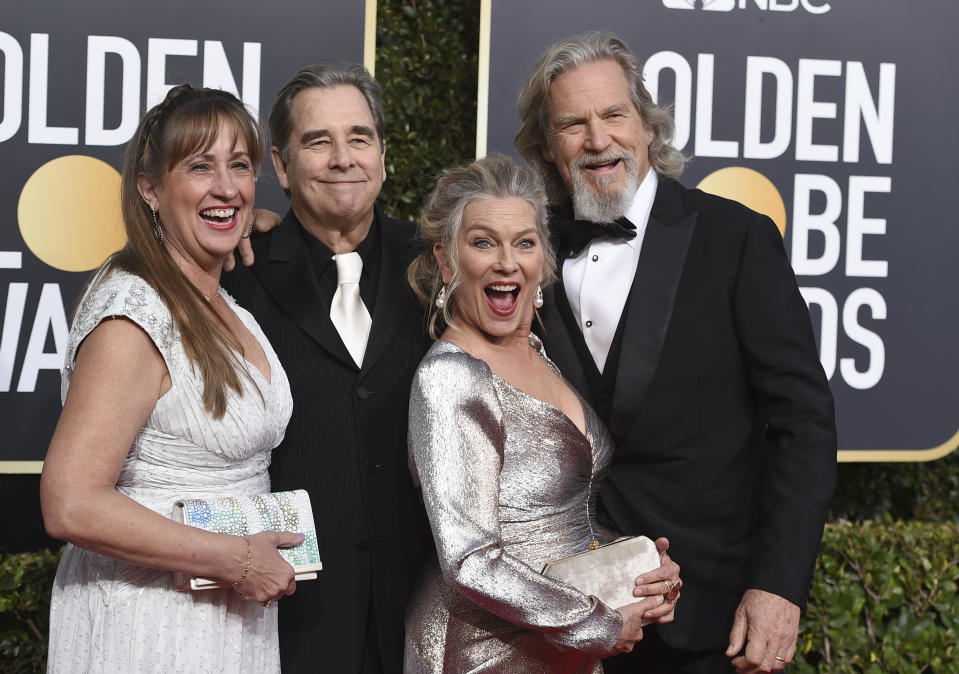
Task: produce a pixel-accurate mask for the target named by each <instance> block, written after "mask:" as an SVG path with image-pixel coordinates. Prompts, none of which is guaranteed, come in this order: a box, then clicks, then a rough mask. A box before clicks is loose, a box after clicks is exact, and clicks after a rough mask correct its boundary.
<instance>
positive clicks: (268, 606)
mask: <svg viewBox="0 0 959 674" xmlns="http://www.w3.org/2000/svg"><path fill="white" fill-rule="evenodd" d="M260 605H261V606H262V607H263V608H270V602H268V601H265V602H263V603H262V604H260Z"/></svg>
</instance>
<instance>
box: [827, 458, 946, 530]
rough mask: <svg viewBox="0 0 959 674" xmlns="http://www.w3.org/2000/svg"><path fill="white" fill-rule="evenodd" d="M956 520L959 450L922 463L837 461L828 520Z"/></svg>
mask: <svg viewBox="0 0 959 674" xmlns="http://www.w3.org/2000/svg"><path fill="white" fill-rule="evenodd" d="M886 516H889V517H891V518H893V519H896V520H899V519H902V520H912V519H915V520H924V521H927V522H953V523H959V451H954V452H952V453H951V454H948V455H946V456H944V457H943V458H941V459H938V460H936V461H930V462H928V463H841V464H839V480H838V482H837V484H836V493H835V495H834V496H833V499H832V508H831V509H830V516H829V520H830V521H832V522H837V521H839V520H841V519H846V520H853V521H865V520H875V519H881V518H883V517H886Z"/></svg>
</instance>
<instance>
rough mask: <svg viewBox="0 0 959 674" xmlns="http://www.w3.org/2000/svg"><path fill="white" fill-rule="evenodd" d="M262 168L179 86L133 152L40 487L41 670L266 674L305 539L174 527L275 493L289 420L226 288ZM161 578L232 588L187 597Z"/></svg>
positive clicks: (80, 311)
mask: <svg viewBox="0 0 959 674" xmlns="http://www.w3.org/2000/svg"><path fill="white" fill-rule="evenodd" d="M262 157H263V144H262V140H261V137H260V133H259V129H258V126H257V123H256V121H255V120H254V119H253V118H252V117H251V116H250V114H249V113H248V112H247V110H246V109H245V108H244V106H243V104H242V103H241V102H240V101H238V100H237V99H236V97H234V96H233V95H231V94H228V93H226V92H222V91H216V90H211V89H194V88H192V87H190V86H188V85H182V86H179V87H176V88H174V89H172V90H171V91H170V93H169V94H168V95H167V97H166V99H165V100H164V101H163V102H162V103H160V104H159V105H157V106H156V107H155V108H153V109H151V110H150V111H149V112H148V113H147V114H146V116H145V117H144V118H143V120H142V121H141V122H140V125H139V127H138V129H137V131H136V134H135V135H134V137H133V139H132V140H131V141H130V144H129V146H128V148H127V152H126V158H125V160H124V167H123V175H122V186H121V206H122V213H123V220H124V223H125V227H126V232H127V237H128V240H129V242H128V244H127V245H126V247H125V248H124V249H123V250H121V251H119V252H117V253H116V254H114V255H113V256H111V257H110V258H109V259H108V260H107V261H106V262H105V263H104V265H103V267H102V268H101V269H100V270H99V271H98V272H97V273H96V275H95V276H94V278H93V280H92V281H91V283H90V285H89V287H88V288H87V290H86V292H85V294H84V296H83V299H82V300H81V302H80V304H79V306H78V308H77V312H76V315H75V317H74V323H73V327H72V330H71V333H70V340H69V344H68V349H67V354H66V360H65V364H64V370H63V383H62V396H63V399H64V403H63V412H62V413H61V415H60V421H59V423H58V424H57V428H56V431H55V432H54V435H53V439H52V440H51V442H50V448H49V450H48V451H47V456H46V461H45V463H44V469H43V476H42V479H41V483H40V498H41V504H42V507H43V517H44V523H45V526H46V529H47V532H48V533H49V534H50V535H51V536H53V537H55V538H59V539H62V540H66V541H68V542H69V545H67V547H66V550H65V551H64V554H63V559H62V560H61V562H60V567H59V569H58V571H57V576H56V580H55V581H54V587H53V596H52V601H51V609H50V649H49V658H48V670H49V671H51V672H80V671H83V672H90V671H116V672H148V671H156V672H186V671H189V672H240V671H257V672H261V671H279V649H278V642H277V631H276V625H277V608H276V605H275V604H271V602H274V601H276V600H277V599H279V598H280V597H282V596H285V595H287V594H291V593H292V592H293V591H294V589H295V581H294V574H293V569H292V567H291V566H290V565H289V564H288V563H287V562H286V561H285V560H283V558H282V557H281V556H280V555H279V553H278V552H277V548H278V547H289V546H294V545H297V544H298V543H299V542H300V541H301V540H302V535H300V534H297V533H294V532H288V533H269V532H265V533H261V534H256V535H253V536H246V537H243V536H228V535H221V534H211V533H208V532H204V531H202V530H200V529H195V528H192V527H187V526H184V525H182V524H178V523H176V522H174V521H172V520H171V519H170V516H171V509H172V506H173V504H174V502H175V501H177V500H178V499H182V498H184V497H187V498H203V497H210V496H220V495H238V494H256V493H263V492H268V491H269V489H270V482H269V476H268V473H267V468H268V466H269V463H270V454H271V451H272V449H273V448H274V447H276V446H277V445H278V444H279V443H280V441H281V440H282V439H283V434H284V432H285V429H286V424H287V421H288V420H289V417H290V412H291V410H292V400H291V398H290V391H289V384H288V381H287V378H286V374H285V373H284V372H283V369H282V367H281V366H280V363H279V361H278V360H277V358H276V354H275V353H274V352H273V349H272V348H271V347H270V345H269V343H268V342H267V340H266V338H265V337H264V336H263V333H262V332H261V330H260V328H259V326H258V325H257V324H256V322H255V321H254V320H253V318H252V317H251V316H250V314H248V313H247V312H246V311H244V310H243V309H241V308H240V307H239V306H237V305H236V303H235V302H234V301H233V299H232V298H230V297H229V296H228V295H227V294H226V293H224V292H223V291H221V290H220V289H219V275H220V268H221V265H222V263H223V260H224V259H225V258H226V256H228V255H231V254H232V251H233V249H234V248H235V247H236V245H237V243H238V241H239V240H240V237H241V236H242V235H244V233H245V232H247V231H249V230H248V227H249V223H250V221H251V214H252V206H253V194H254V179H255V176H256V170H257V167H258V166H259V165H260V162H261V160H262ZM108 319H111V320H108ZM113 319H115V320H113ZM174 571H179V572H185V573H187V574H190V575H196V576H204V577H209V578H216V579H220V580H223V581H227V582H230V583H232V584H233V587H232V588H223V589H215V590H205V591H198V592H180V591H177V590H175V589H174V585H173V573H172V572H174Z"/></svg>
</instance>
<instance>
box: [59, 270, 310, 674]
mask: <svg viewBox="0 0 959 674" xmlns="http://www.w3.org/2000/svg"><path fill="white" fill-rule="evenodd" d="M221 295H222V296H223V297H224V298H225V299H226V300H227V301H228V303H229V304H230V306H231V307H232V308H233V310H234V311H235V312H236V314H237V315H238V316H239V318H240V320H241V321H242V322H243V323H244V325H246V327H247V328H248V329H249V330H250V332H252V333H253V335H254V336H255V337H256V339H257V340H258V341H259V343H260V346H261V347H262V348H263V351H264V352H265V353H266V356H267V359H268V360H269V363H270V372H271V379H270V381H267V379H266V378H265V377H264V376H263V374H261V373H260V371H259V370H257V369H256V367H254V366H253V365H252V364H250V363H246V365H247V368H248V369H249V372H250V375H251V376H252V378H253V381H254V382H255V384H256V386H257V387H258V388H259V390H260V392H259V393H258V392H257V391H256V390H255V389H254V388H252V387H251V386H250V384H249V383H248V382H247V383H245V384H244V386H245V387H246V390H245V391H244V395H243V396H239V395H237V394H236V393H234V392H232V391H228V403H227V410H226V414H225V415H224V417H223V418H222V419H217V420H215V419H213V418H212V417H211V416H210V414H209V413H207V412H206V410H205V409H204V408H203V398H202V395H203V381H202V379H201V378H200V377H199V375H197V374H195V373H194V371H193V369H192V367H191V365H190V363H189V361H188V360H187V357H186V353H185V352H184V350H183V345H182V343H181V341H180V338H179V334H178V332H177V330H176V329H175V327H174V326H173V323H172V319H171V316H170V312H169V310H168V309H167V308H166V306H165V305H164V304H163V303H162V302H161V301H160V298H159V296H158V295H157V294H156V292H155V291H154V290H153V288H152V287H151V286H150V285H149V284H148V283H146V282H145V281H144V280H143V279H141V278H139V277H138V276H134V275H131V274H128V273H125V272H119V271H114V272H111V273H109V274H107V275H106V276H105V277H104V278H102V279H100V280H99V282H97V283H96V284H95V285H94V287H93V288H92V290H91V291H90V292H88V293H87V295H86V296H85V297H84V299H83V301H82V304H81V306H80V308H79V310H78V312H77V315H76V319H75V320H74V325H73V328H72V329H71V331H70V339H69V344H68V347H67V353H66V358H65V365H64V369H63V380H62V386H61V395H62V398H63V399H66V394H67V390H68V388H69V386H70V376H71V374H72V372H73V367H74V364H75V358H76V353H77V348H78V346H79V345H80V343H81V342H82V341H83V339H84V338H85V337H86V336H87V335H88V334H89V333H90V331H92V330H93V329H94V328H95V327H96V326H97V325H99V323H100V322H101V321H102V320H104V319H107V318H109V317H115V316H123V317H126V318H129V319H130V320H132V321H134V322H135V323H136V324H137V325H139V326H140V327H141V328H143V330H145V331H146V332H147V334H149V335H150V337H151V339H152V340H153V342H154V343H155V344H156V346H157V349H159V351H160V354H161V355H162V356H163V359H164V361H165V362H166V366H167V369H168V371H169V373H170V378H171V381H172V386H171V388H170V390H169V391H168V392H167V393H166V394H165V395H164V396H163V397H162V398H160V400H159V401H158V402H157V405H156V407H155V408H154V410H153V414H151V415H150V419H149V420H148V421H147V424H146V426H144V427H143V428H142V429H141V430H140V432H139V433H138V434H137V437H136V439H135V441H134V443H133V446H132V447H131V448H130V452H129V454H128V455H127V458H126V461H125V463H124V465H123V468H122V470H121V471H120V475H119V477H118V479H117V490H118V491H120V492H121V493H123V494H126V495H127V496H129V497H130V498H132V499H134V500H135V501H137V502H139V503H142V504H143V505H145V506H147V507H148V508H150V509H152V510H154V511H156V512H158V513H160V514H162V515H164V516H166V517H170V515H171V511H172V507H173V504H174V502H175V501H177V500H178V499H181V498H184V497H188V498H200V497H208V496H223V495H235V494H257V493H264V492H268V491H269V490H270V478H269V475H268V473H267V468H268V467H269V465H270V456H271V453H272V450H273V448H274V447H276V446H277V445H278V444H279V443H280V442H281V441H282V439H283V435H284V432H285V430H286V424H287V422H288V421H289V419H290V413H291V412H292V409H293V401H292V398H291V397H290V387H289V382H288V380H287V377H286V373H285V372H284V371H283V367H282V366H281V365H280V362H279V360H278V359H277V357H276V354H275V353H274V351H273V349H272V348H271V346H270V344H269V342H268V341H267V339H266V337H265V336H264V335H263V332H262V331H261V330H260V327H259V326H258V325H257V323H256V321H255V320H254V319H253V317H252V316H251V315H250V314H249V313H248V312H247V311H245V310H244V309H242V308H240V307H239V306H237V304H236V303H235V302H234V301H233V299H232V298H231V297H229V296H228V295H227V294H226V293H225V292H223V291H221ZM261 393H262V398H261V395H260V394H261ZM90 423H94V424H95V423H97V420H96V419H91V420H90ZM277 610H278V609H277V604H273V605H272V606H271V607H270V608H263V607H262V606H261V605H260V604H259V603H257V602H252V601H246V600H244V599H243V598H242V597H240V596H239V595H238V594H237V593H236V592H234V591H233V590H231V589H216V590H203V591H197V592H178V591H176V590H174V589H173V574H172V573H171V572H169V571H159V570H156V569H150V568H146V567H142V566H138V565H135V564H128V563H126V562H122V561H119V560H116V559H113V558H111V557H106V556H103V555H99V554H96V553H93V552H90V551H88V550H84V549H83V548H78V547H76V546H73V545H67V548H66V550H65V552H64V554H63V559H62V560H61V561H60V566H59V568H58V569H57V575H56V580H55V581H54V586H53V595H52V600H51V604H50V649H49V656H48V665H47V667H48V671H49V672H278V671H280V657H279V644H278V638H277Z"/></svg>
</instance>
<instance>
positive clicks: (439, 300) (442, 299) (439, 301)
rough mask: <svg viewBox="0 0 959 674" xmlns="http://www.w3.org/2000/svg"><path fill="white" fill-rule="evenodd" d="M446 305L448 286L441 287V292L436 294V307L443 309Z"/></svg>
mask: <svg viewBox="0 0 959 674" xmlns="http://www.w3.org/2000/svg"><path fill="white" fill-rule="evenodd" d="M445 306H446V286H443V287H442V288H440V291H439V293H438V294H437V295H436V308H437V309H442V308H443V307H445Z"/></svg>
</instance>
